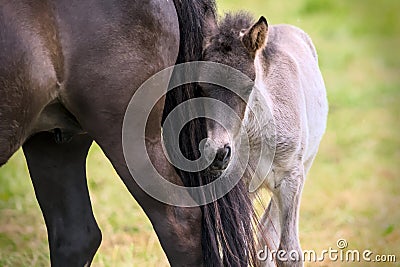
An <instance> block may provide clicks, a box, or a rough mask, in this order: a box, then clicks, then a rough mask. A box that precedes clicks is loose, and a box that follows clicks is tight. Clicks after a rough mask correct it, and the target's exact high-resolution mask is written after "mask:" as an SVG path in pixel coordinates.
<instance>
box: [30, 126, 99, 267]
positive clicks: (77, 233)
mask: <svg viewBox="0 0 400 267" xmlns="http://www.w3.org/2000/svg"><path fill="white" fill-rule="evenodd" d="M91 144H92V139H91V138H90V137H88V136H86V135H77V136H75V137H73V138H72V139H71V140H70V141H69V142H68V143H64V144H58V143H56V142H55V138H54V135H53V134H52V133H39V134H36V135H34V136H33V137H31V138H30V139H29V140H28V141H27V142H26V143H25V144H24V146H23V148H24V153H25V157H26V160H27V163H28V167H29V172H30V175H31V179H32V183H33V186H34V188H35V193H36V198H37V200H38V202H39V205H40V208H41V209H42V212H43V216H44V220H45V222H46V226H47V232H48V239H49V246H50V258H51V266H65V267H74V266H76V267H82V266H89V265H90V263H91V261H92V259H93V256H94V255H95V253H96V251H97V248H98V247H99V245H100V241H101V232H100V229H99V228H98V226H97V223H96V220H95V218H94V216H93V212H92V206H91V203H90V198H89V192H88V188H87V182H86V170H85V166H86V156H87V152H88V150H89V147H90V145H91Z"/></svg>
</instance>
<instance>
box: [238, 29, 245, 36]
mask: <svg viewBox="0 0 400 267" xmlns="http://www.w3.org/2000/svg"><path fill="white" fill-rule="evenodd" d="M246 31H247V30H246V29H242V30H241V31H240V33H239V36H240V37H242V36H243V35H244V34H245V33H246Z"/></svg>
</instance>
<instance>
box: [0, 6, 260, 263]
mask: <svg viewBox="0 0 400 267" xmlns="http://www.w3.org/2000/svg"><path fill="white" fill-rule="evenodd" d="M214 20H215V7H214V2H213V0H196V1H190V0H174V1H168V0H163V1H161V0H146V1H139V0H79V1H77V0H68V1H66V0H29V1H28V0H19V1H6V0H0V166H1V165H3V164H5V163H6V162H7V160H8V159H9V158H10V157H11V156H12V155H13V153H14V152H15V151H16V150H18V149H19V148H20V147H21V146H22V147H23V150H24V153H25V156H26V160H27V163H28V167H29V171H30V175H31V178H32V182H33V186H34V188H35V193H36V197H37V199H38V202H39V204H40V207H41V209H42V212H43V216H44V219H45V222H46V226H47V230H48V240H49V246H50V257H51V263H52V266H69V267H70V266H84V265H90V263H91V261H92V259H93V256H94V254H95V253H96V251H97V248H98V247H99V245H100V242H101V232H100V230H99V228H98V226H97V223H96V220H95V218H94V216H93V213H92V207H91V203H90V199H89V194H88V188H87V182H86V170H85V162H86V156H87V152H88V149H89V147H90V146H91V144H92V142H93V141H96V142H97V143H98V144H99V145H100V147H101V148H102V150H103V151H104V153H105V154H106V156H107V157H108V159H109V160H110V161H111V162H112V164H113V166H114V168H115V169H116V170H117V172H118V174H119V176H120V177H121V179H122V180H123V181H124V183H125V185H126V186H127V188H128V190H129V191H130V192H131V194H132V195H133V196H134V197H135V199H136V200H137V201H138V202H139V204H140V205H141V207H142V208H143V210H144V211H145V213H146V214H147V216H148V217H149V218H150V220H151V222H152V224H153V227H154V229H155V231H156V233H157V235H158V238H159V240H160V243H161V245H162V247H163V249H164V251H165V253H166V255H167V257H168V259H169V262H170V264H171V265H173V266H202V265H203V266H222V265H225V266H247V264H248V263H249V261H250V259H249V256H250V254H251V253H249V251H252V250H253V249H252V244H253V243H252V234H249V230H247V229H244V226H246V225H247V226H248V225H249V221H248V220H249V219H248V218H249V216H248V214H249V213H250V212H251V209H250V208H249V206H248V205H247V204H246V203H248V197H247V194H246V192H245V188H244V186H243V184H242V183H239V184H238V185H237V186H236V187H235V188H234V189H233V190H232V191H231V192H230V193H229V194H227V195H226V196H225V197H223V198H221V199H220V200H218V201H217V202H214V203H211V204H209V205H206V206H202V207H196V208H179V207H173V206H169V205H165V204H163V203H161V202H158V201H157V200H155V199H153V198H152V197H150V196H149V195H147V194H146V193H145V192H144V191H143V190H142V189H141V188H140V187H139V186H138V185H137V184H136V182H135V180H134V179H132V177H131V174H130V172H129V169H128V168H127V166H126V163H125V159H124V155H123V148H122V140H121V139H122V123H123V118H124V114H125V110H126V108H127V106H128V103H129V101H130V99H131V97H132V96H133V95H134V93H135V91H136V90H137V89H138V88H139V86H140V85H141V84H142V83H143V82H144V81H146V80H147V79H148V78H149V77H150V76H152V75H153V74H155V73H156V72H158V71H159V70H162V69H164V68H166V67H168V66H173V65H174V64H176V63H182V62H187V61H193V60H199V59H200V58H201V53H202V46H203V36H204V35H205V34H206V32H205V31H207V29H208V28H209V26H212V24H213V23H214ZM198 94H199V93H198V90H196V85H193V84H192V85H186V86H182V87H179V88H177V89H175V90H174V91H171V92H169V93H168V95H167V96H166V98H163V99H161V100H160V101H159V102H158V104H157V105H156V106H155V107H154V109H153V111H152V113H151V114H150V117H149V118H148V123H147V128H146V137H145V139H146V145H147V147H148V151H149V155H150V157H151V159H152V161H153V163H154V165H155V167H156V168H157V170H158V171H159V172H160V173H161V174H162V175H163V176H164V177H167V178H168V179H169V180H170V181H172V182H174V183H177V184H182V183H183V184H184V185H186V186H196V185H201V184H204V183H207V182H208V181H209V180H210V179H211V178H208V177H207V173H206V172H203V173H187V172H183V171H179V170H178V174H179V175H177V172H176V170H175V169H174V168H173V166H172V165H171V164H169V162H168V161H167V159H166V157H165V155H164V153H162V145H161V140H160V139H161V137H160V136H161V134H160V133H161V122H162V114H164V115H166V114H168V112H169V111H171V110H172V109H173V108H174V107H175V106H176V105H178V104H179V103H181V102H183V101H185V100H187V99H190V98H194V97H196V96H197V95H198ZM164 103H165V105H164ZM164 106H165V109H164ZM141 115H142V114H137V116H141ZM164 117H165V116H164ZM204 125H205V123H204V121H202V120H200V119H199V120H194V121H192V122H190V123H189V126H188V127H186V128H185V129H184V131H183V132H182V134H181V143H182V145H181V148H182V150H183V153H184V154H185V155H187V156H188V157H189V158H190V157H192V158H196V157H198V153H199V152H198V143H199V141H200V140H202V139H203V138H204V137H206V129H205V127H204ZM253 252H254V251H253Z"/></svg>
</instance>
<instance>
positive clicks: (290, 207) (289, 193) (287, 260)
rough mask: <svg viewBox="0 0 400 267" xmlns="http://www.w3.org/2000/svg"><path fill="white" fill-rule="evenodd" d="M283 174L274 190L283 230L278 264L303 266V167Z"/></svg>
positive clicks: (277, 256)
mask: <svg viewBox="0 0 400 267" xmlns="http://www.w3.org/2000/svg"><path fill="white" fill-rule="evenodd" d="M281 174H282V176H281V179H280V180H279V181H278V182H277V184H276V185H275V188H274V190H273V191H274V192H273V193H274V199H276V200H277V204H278V207H279V221H280V228H281V235H280V244H279V248H278V251H277V253H276V255H275V258H276V263H277V265H278V266H279V267H281V266H290V267H293V266H303V261H302V251H301V248H300V241H299V233H298V221H299V209H300V198H301V192H302V189H303V184H304V171H303V165H302V163H299V164H297V165H296V166H295V167H293V168H290V169H289V170H288V171H283V172H282V173H281ZM275 197H276V198H275Z"/></svg>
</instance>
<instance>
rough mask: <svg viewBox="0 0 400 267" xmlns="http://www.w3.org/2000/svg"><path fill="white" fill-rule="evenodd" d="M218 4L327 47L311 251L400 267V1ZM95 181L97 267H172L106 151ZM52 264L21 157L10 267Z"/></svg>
mask: <svg viewBox="0 0 400 267" xmlns="http://www.w3.org/2000/svg"><path fill="white" fill-rule="evenodd" d="M218 3H219V11H220V13H221V14H222V13H223V12H226V11H230V10H238V9H247V10H250V11H252V12H253V13H254V14H255V16H256V17H258V16H260V15H264V16H266V17H267V19H268V21H269V23H270V24H278V23H290V24H294V25H296V26H299V27H301V28H303V29H304V30H305V31H306V32H308V33H309V35H310V36H311V37H312V39H313V41H314V43H315V45H316V47H317V50H318V53H319V59H320V66H321V70H322V72H323V75H324V78H325V82H326V87H327V90H328V98H329V102H330V114H329V122H328V129H327V133H326V135H325V137H324V139H323V142H322V144H321V148H320V152H319V154H318V157H317V159H316V161H315V163H314V165H313V168H312V170H311V173H310V175H309V177H308V180H307V183H306V186H305V190H304V194H303V199H302V207H301V218H300V234H301V242H302V247H303V248H304V249H315V250H317V251H322V250H323V249H328V248H329V247H333V248H335V247H336V241H337V240H338V239H339V238H345V239H346V240H347V241H348V243H349V249H360V250H363V249H370V250H372V251H374V252H375V253H385V254H397V258H398V261H400V251H399V248H400V211H399V209H398V207H399V206H400V179H399V178H400V167H399V166H400V165H399V164H400V135H399V132H400V125H399V124H400V105H399V104H398V103H399V102H400V53H399V52H398V49H399V47H400V20H399V19H398V11H399V10H400V2H398V1H395V0H383V1H372V0H354V1H346V0H319V1H318V0H291V1H265V0H247V1H244V0H229V1H228V0H225V1H218ZM88 177H89V187H90V193H91V197H92V201H93V206H94V212H95V216H96V218H97V220H98V222H99V225H100V228H101V229H102V232H103V236H104V237H103V243H102V245H101V247H100V250H99V252H98V254H97V255H96V258H95V260H94V266H164V265H165V266H167V265H168V264H167V261H166V258H165V256H164V255H163V253H162V250H161V248H160V246H159V244H158V241H157V238H156V237H155V235H154V233H153V230H152V227H151V225H150V223H149V221H148V220H147V218H146V217H145V216H144V214H143V212H142V211H141V209H140V207H139V206H138V205H137V204H136V203H135V201H134V200H133V199H132V197H131V196H130V195H129V193H128V192H127V190H126V189H125V188H124V186H123V184H122V182H121V181H120V180H119V178H118V177H117V175H116V174H115V172H114V171H113V169H112V168H111V166H110V164H109V163H108V161H107V160H106V159H105V158H104V155H103V154H102V152H101V151H100V149H99V148H98V147H97V146H94V147H93V148H92V149H91V152H90V156H89V160H88ZM48 257H49V252H48V248H47V241H46V229H45V227H44V222H43V219H42V217H41V214H40V210H39V208H38V205H37V203H36V200H35V197H34V192H33V189H32V185H31V183H30V179H29V176H28V172H27V169H26V165H25V161H24V158H23V155H22V153H21V152H18V153H17V154H16V155H15V156H14V157H13V158H12V159H11V160H10V162H9V163H8V164H7V165H6V166H5V167H3V168H1V169H0V266H48V265H49V261H48ZM309 265H310V266H377V264H376V263H370V264H366V263H362V264H361V263H360V264H356V263H348V264H344V263H334V262H329V261H325V262H323V263H318V264H317V263H312V264H311V263H310V264H309ZM378 266H391V265H390V264H381V265H378ZM393 266H394V265H393Z"/></svg>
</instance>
